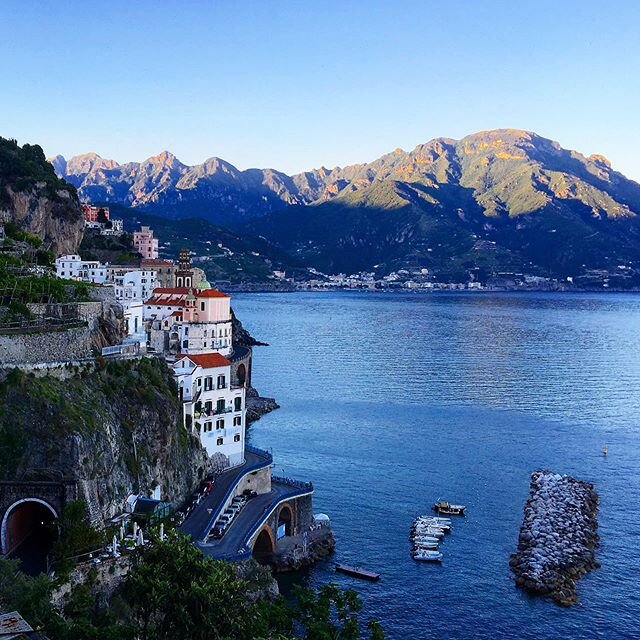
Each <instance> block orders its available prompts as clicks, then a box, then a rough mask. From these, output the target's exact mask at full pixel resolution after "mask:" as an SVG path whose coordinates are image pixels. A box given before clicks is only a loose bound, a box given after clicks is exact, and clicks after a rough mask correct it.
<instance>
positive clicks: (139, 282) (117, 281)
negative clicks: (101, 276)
mask: <svg viewBox="0 0 640 640" xmlns="http://www.w3.org/2000/svg"><path fill="white" fill-rule="evenodd" d="M113 283H114V285H115V295H116V300H118V302H126V301H127V300H139V301H140V302H143V301H144V300H148V299H149V298H150V297H151V295H152V293H153V290H154V289H155V286H156V272H155V271H151V270H148V271H147V270H145V271H142V270H137V271H125V272H124V273H118V274H114V277H113Z"/></svg>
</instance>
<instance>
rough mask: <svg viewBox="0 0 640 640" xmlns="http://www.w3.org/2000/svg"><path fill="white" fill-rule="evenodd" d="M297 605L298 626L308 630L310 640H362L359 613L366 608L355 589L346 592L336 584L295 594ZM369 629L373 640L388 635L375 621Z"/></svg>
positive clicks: (297, 591) (305, 631)
mask: <svg viewBox="0 0 640 640" xmlns="http://www.w3.org/2000/svg"><path fill="white" fill-rule="evenodd" d="M295 597H296V602H295V603H294V605H293V617H294V620H295V623H296V624H294V626H300V627H302V629H303V630H304V635H303V637H304V638H305V639H307V640H360V638H361V632H360V622H359V620H358V613H359V612H360V610H361V608H362V603H361V601H360V597H359V596H358V594H357V593H356V592H355V591H354V590H353V589H347V590H346V591H342V590H341V589H340V588H339V587H338V586H337V585H335V584H325V585H323V586H322V587H320V588H319V589H318V590H313V589H302V588H300V587H298V588H297V589H296V590H295ZM367 627H368V629H369V631H370V632H371V636H370V637H371V640H382V639H383V638H384V632H383V631H382V627H381V626H380V624H379V623H378V622H377V621H375V620H369V622H368V623H367Z"/></svg>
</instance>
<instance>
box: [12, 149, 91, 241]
mask: <svg viewBox="0 0 640 640" xmlns="http://www.w3.org/2000/svg"><path fill="white" fill-rule="evenodd" d="M0 220H2V221H3V222H5V223H6V222H10V223H14V224H15V225H17V227H19V228H20V229H22V230H24V231H26V232H27V233H29V234H31V235H32V236H38V237H39V238H40V240H41V241H42V244H43V249H48V250H51V251H52V252H53V253H54V254H58V253H74V252H75V251H76V249H77V247H78V245H79V244H80V240H81V239H82V234H83V231H84V219H83V216H82V208H81V206H80V202H79V200H78V194H77V193H76V190H75V188H74V187H73V186H71V185H70V184H67V183H66V182H65V181H64V180H61V179H60V178H59V177H58V176H56V174H55V172H54V170H53V167H52V166H51V164H49V162H47V160H46V159H45V157H44V153H43V152H42V149H41V148H40V147H39V146H38V145H31V144H25V145H23V146H22V147H20V146H19V145H18V143H17V142H16V141H15V140H7V139H5V138H0Z"/></svg>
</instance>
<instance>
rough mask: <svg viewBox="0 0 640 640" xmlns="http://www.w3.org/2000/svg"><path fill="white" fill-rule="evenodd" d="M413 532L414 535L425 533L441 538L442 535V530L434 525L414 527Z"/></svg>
mask: <svg viewBox="0 0 640 640" xmlns="http://www.w3.org/2000/svg"><path fill="white" fill-rule="evenodd" d="M413 533H414V535H416V536H419V535H427V536H435V537H436V538H442V537H443V536H444V531H443V530H442V529H438V528H436V527H416V529H415V531H414V532H413Z"/></svg>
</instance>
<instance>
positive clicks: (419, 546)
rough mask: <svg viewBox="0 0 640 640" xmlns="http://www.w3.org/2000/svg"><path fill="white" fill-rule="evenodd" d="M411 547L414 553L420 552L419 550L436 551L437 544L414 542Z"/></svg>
mask: <svg viewBox="0 0 640 640" xmlns="http://www.w3.org/2000/svg"><path fill="white" fill-rule="evenodd" d="M413 546H414V550H415V551H420V550H421V549H437V548H438V543H437V542H415V543H414V545H413Z"/></svg>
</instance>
